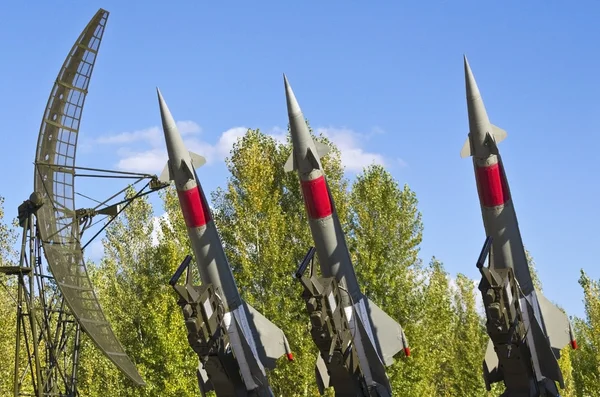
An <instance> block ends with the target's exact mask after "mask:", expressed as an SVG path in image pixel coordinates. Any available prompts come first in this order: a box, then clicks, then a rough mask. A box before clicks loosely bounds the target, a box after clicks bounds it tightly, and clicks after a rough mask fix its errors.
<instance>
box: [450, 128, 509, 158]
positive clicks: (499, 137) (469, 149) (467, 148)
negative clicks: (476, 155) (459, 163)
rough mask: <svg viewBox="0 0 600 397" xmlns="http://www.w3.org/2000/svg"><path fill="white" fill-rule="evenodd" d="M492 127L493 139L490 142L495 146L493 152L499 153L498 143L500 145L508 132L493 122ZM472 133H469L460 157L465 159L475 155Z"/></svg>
mask: <svg viewBox="0 0 600 397" xmlns="http://www.w3.org/2000/svg"><path fill="white" fill-rule="evenodd" d="M491 127H492V131H491V132H490V135H491V136H492V138H493V139H492V141H491V142H490V144H491V145H493V148H492V150H491V151H492V153H493V154H498V148H497V147H496V145H498V144H499V143H500V142H502V141H503V140H505V139H506V136H507V133H506V131H504V130H503V129H502V128H500V127H497V126H495V125H493V124H491ZM470 135H471V134H470V133H469V136H468V137H467V140H466V141H465V143H464V145H463V147H462V149H461V150H460V157H461V158H463V159H464V158H465V157H469V156H472V155H473V146H472V145H471V137H470Z"/></svg>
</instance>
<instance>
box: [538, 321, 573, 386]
mask: <svg viewBox="0 0 600 397" xmlns="http://www.w3.org/2000/svg"><path fill="white" fill-rule="evenodd" d="M530 318H531V320H532V321H531V330H530V332H532V333H533V340H534V341H535V350H536V352H537V354H538V362H539V364H540V372H541V373H542V375H543V376H545V377H546V378H549V379H552V380H554V381H556V382H558V383H559V384H560V386H561V387H562V388H563V389H564V387H565V382H564V380H563V376H562V372H561V371H560V367H559V366H558V361H557V360H556V356H555V355H554V352H553V351H552V347H551V346H550V343H549V342H548V339H547V338H546V335H544V332H543V331H542V328H541V326H540V324H539V323H538V321H537V319H536V318H535V317H533V316H531V317H530Z"/></svg>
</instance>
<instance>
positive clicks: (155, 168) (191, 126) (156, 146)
mask: <svg viewBox="0 0 600 397" xmlns="http://www.w3.org/2000/svg"><path fill="white" fill-rule="evenodd" d="M177 126H178V129H179V132H180V133H181V135H182V136H183V138H184V139H183V140H184V143H185V145H186V147H187V148H188V149H189V150H191V151H192V152H195V153H198V154H199V155H201V156H204V157H205V158H206V163H207V164H211V163H215V162H221V161H223V160H224V159H225V158H226V157H227V156H228V155H229V153H230V152H231V149H232V148H233V145H234V143H235V142H236V141H237V140H238V139H239V138H240V137H242V136H244V134H246V131H247V130H248V129H247V128H246V127H243V126H239V127H233V128H230V129H228V130H227V131H224V132H223V133H221V134H220V135H219V137H218V139H217V141H216V142H215V143H209V142H206V141H204V140H201V139H198V136H197V134H199V133H200V132H201V131H202V129H201V128H200V126H199V125H198V124H197V123H195V122H193V121H189V120H188V121H178V122H177ZM315 132H316V133H317V134H323V135H324V136H326V137H328V138H329V139H331V141H332V142H333V143H335V145H336V146H337V147H338V148H339V149H340V152H341V161H342V164H343V165H344V167H345V168H346V170H348V171H350V172H360V171H362V170H363V168H365V167H367V166H369V165H371V164H380V165H384V166H386V165H388V166H389V165H392V166H393V165H396V166H400V167H405V166H406V163H405V162H404V161H403V160H402V159H400V158H397V159H386V158H384V156H383V155H382V154H379V153H375V152H369V151H366V150H364V149H363V147H362V146H363V145H362V142H364V141H365V140H366V139H368V138H369V136H370V135H373V134H381V133H383V132H382V131H381V130H380V129H378V128H375V129H374V132H371V133H369V134H360V133H357V132H355V131H353V130H351V129H348V128H334V127H328V128H324V127H322V128H317V129H316V130H315ZM266 133H267V135H269V136H271V137H272V138H273V139H275V140H276V141H277V142H279V143H286V142H287V135H288V132H287V130H286V129H283V128H281V127H277V126H275V127H273V128H271V129H270V130H268V131H267V132H266ZM96 143H98V144H106V145H109V144H119V145H120V146H121V147H120V148H119V149H118V150H117V155H118V156H119V160H118V162H117V168H118V169H120V170H123V171H133V172H143V173H157V174H158V173H160V172H161V171H162V169H163V168H164V166H165V164H166V162H167V151H166V148H165V146H164V137H163V133H162V128H161V127H159V126H154V127H150V128H146V129H141V130H137V131H132V132H123V133H119V134H115V135H105V136H102V137H100V138H98V139H97V140H96ZM144 144H145V146H146V148H143V146H142V148H140V146H141V145H144Z"/></svg>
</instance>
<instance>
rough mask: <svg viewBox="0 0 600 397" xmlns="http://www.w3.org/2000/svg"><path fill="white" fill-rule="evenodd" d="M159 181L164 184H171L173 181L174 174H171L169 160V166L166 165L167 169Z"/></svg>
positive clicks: (164, 169)
mask: <svg viewBox="0 0 600 397" xmlns="http://www.w3.org/2000/svg"><path fill="white" fill-rule="evenodd" d="M158 180H159V181H161V182H163V183H169V182H170V181H172V180H173V174H172V173H171V167H170V165H169V160H167V164H165V168H163V170H162V172H161V173H160V176H159V177H158Z"/></svg>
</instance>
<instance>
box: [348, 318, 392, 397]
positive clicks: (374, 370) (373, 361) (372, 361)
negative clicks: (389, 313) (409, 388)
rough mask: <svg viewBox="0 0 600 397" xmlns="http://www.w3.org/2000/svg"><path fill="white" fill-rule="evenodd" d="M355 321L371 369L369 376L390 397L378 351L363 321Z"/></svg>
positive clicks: (387, 381) (387, 382)
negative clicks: (384, 389) (385, 390)
mask: <svg viewBox="0 0 600 397" xmlns="http://www.w3.org/2000/svg"><path fill="white" fill-rule="evenodd" d="M384 314H385V313H384ZM359 317H360V316H359ZM357 320H358V321H356V324H357V325H358V327H357V328H358V331H359V332H360V337H361V340H362V342H363V343H362V345H363V348H364V351H365V355H366V356H367V361H368V362H369V367H370V369H371V376H372V377H373V381H375V383H377V384H378V385H380V386H383V387H384V388H386V389H387V391H388V393H390V395H391V392H392V386H391V385H390V381H389V379H388V377H387V375H386V373H385V367H384V365H383V363H382V362H381V358H379V357H380V356H379V353H378V352H377V350H378V349H377V347H375V345H374V344H373V342H372V341H371V338H369V334H368V333H367V330H366V328H365V325H364V323H363V321H362V320H361V319H360V318H359V319H357ZM392 321H393V320H392Z"/></svg>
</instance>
